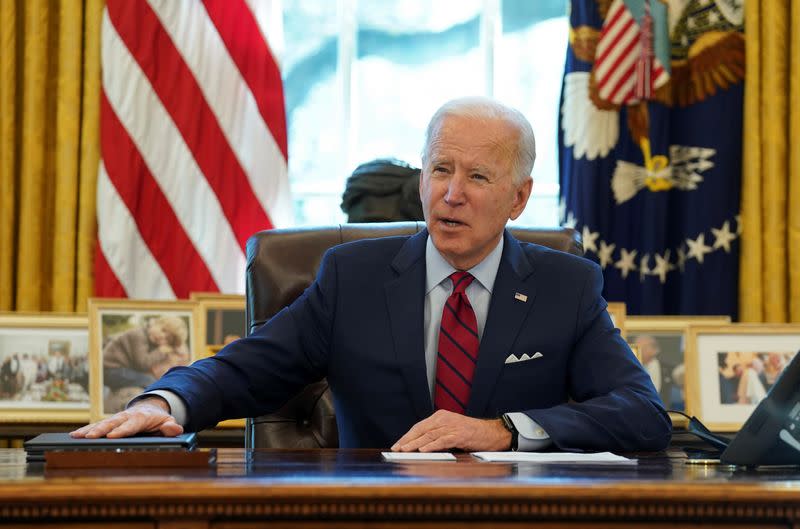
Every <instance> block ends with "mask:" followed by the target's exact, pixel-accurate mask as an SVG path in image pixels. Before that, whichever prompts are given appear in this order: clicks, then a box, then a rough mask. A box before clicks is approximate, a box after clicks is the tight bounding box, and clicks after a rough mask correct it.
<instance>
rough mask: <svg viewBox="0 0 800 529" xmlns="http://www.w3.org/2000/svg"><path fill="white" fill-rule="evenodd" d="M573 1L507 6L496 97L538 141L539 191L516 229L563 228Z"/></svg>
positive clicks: (521, 1)
mask: <svg viewBox="0 0 800 529" xmlns="http://www.w3.org/2000/svg"><path fill="white" fill-rule="evenodd" d="M566 13H567V0H537V1H536V2H530V1H529V0H503V37H502V38H501V39H500V41H499V42H498V50H497V53H496V55H495V57H496V59H495V61H496V64H495V72H496V76H497V78H496V80H495V83H494V86H495V96H496V97H497V98H498V99H499V100H501V101H503V102H504V103H508V104H509V105H511V106H514V107H516V108H518V109H519V110H520V111H521V112H522V113H523V114H525V116H526V117H527V118H528V119H529V120H530V122H531V125H532V126H533V131H534V134H535V135H536V164H535V166H534V169H533V179H534V191H533V195H532V197H531V200H530V201H529V202H528V207H527V208H526V209H525V211H524V212H523V214H522V215H521V216H520V218H519V219H517V221H516V224H525V225H531V226H557V225H558V207H557V201H558V134H557V132H558V112H559V97H560V95H561V79H562V76H563V75H564V58H565V57H566V52H567V49H566V47H567V32H568V21H567V17H566Z"/></svg>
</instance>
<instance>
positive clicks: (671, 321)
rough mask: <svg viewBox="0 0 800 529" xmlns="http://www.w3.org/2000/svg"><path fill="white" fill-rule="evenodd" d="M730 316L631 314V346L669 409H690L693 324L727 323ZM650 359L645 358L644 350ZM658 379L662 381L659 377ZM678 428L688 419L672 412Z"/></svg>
mask: <svg viewBox="0 0 800 529" xmlns="http://www.w3.org/2000/svg"><path fill="white" fill-rule="evenodd" d="M730 322H731V318H730V316H628V317H627V319H626V320H625V328H626V331H627V334H628V337H627V339H628V342H629V343H630V345H631V349H633V351H634V352H635V353H636V357H637V358H638V359H639V362H641V363H642V366H644V368H645V369H646V370H647V372H648V373H649V374H650V376H651V378H653V385H654V386H655V387H656V391H658V393H659V395H660V396H661V400H662V401H663V402H664V406H665V407H666V408H667V410H675V411H676V412H685V411H686V384H685V369H686V342H687V334H688V331H689V326H690V325H727V324H729V323H730ZM643 352H644V353H645V354H646V355H647V357H648V358H646V359H643V358H642V353H643ZM656 378H657V379H658V380H656ZM670 417H671V418H672V424H673V426H675V427H685V426H686V424H687V423H688V420H687V419H686V418H685V417H684V416H682V415H680V414H679V413H670Z"/></svg>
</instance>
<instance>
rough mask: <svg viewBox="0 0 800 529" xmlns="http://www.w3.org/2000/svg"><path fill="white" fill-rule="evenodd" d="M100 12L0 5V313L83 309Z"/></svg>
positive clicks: (71, 3) (89, 256) (6, 1)
mask: <svg viewBox="0 0 800 529" xmlns="http://www.w3.org/2000/svg"><path fill="white" fill-rule="evenodd" d="M102 9H103V0H60V1H50V0H2V1H0V311H3V310H6V311H7V310H17V311H40V310H41V311H58V312H72V311H77V312H84V311H85V310H86V300H87V298H88V297H89V296H90V294H91V290H92V262H93V250H94V240H95V186H96V179H97V167H98V160H99V151H100V146H99V98H100V22H101V20H102Z"/></svg>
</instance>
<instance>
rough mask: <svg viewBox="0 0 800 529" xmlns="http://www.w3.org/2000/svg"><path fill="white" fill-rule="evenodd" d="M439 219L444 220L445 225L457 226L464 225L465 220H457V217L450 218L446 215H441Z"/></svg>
mask: <svg viewBox="0 0 800 529" xmlns="http://www.w3.org/2000/svg"><path fill="white" fill-rule="evenodd" d="M439 220H440V221H442V222H444V223H445V225H447V226H450V227H456V226H463V225H464V223H463V222H461V221H458V220H455V219H448V218H445V217H441V218H440V219H439Z"/></svg>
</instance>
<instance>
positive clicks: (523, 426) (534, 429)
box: [508, 412, 553, 452]
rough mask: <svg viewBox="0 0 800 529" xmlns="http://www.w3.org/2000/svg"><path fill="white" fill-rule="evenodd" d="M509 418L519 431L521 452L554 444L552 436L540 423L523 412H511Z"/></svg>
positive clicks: (518, 446)
mask: <svg viewBox="0 0 800 529" xmlns="http://www.w3.org/2000/svg"><path fill="white" fill-rule="evenodd" d="M508 418H509V419H511V422H513V423H514V427H515V428H516V429H517V432H519V437H518V440H517V450H518V451H520V452H534V451H536V450H543V449H545V448H547V447H548V446H550V445H551V444H553V441H552V440H551V439H550V436H549V435H548V434H547V432H545V431H544V428H542V427H541V426H539V423H537V422H536V421H534V420H533V419H531V418H530V417H528V416H527V415H525V414H524V413H522V412H514V413H509V414H508Z"/></svg>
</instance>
